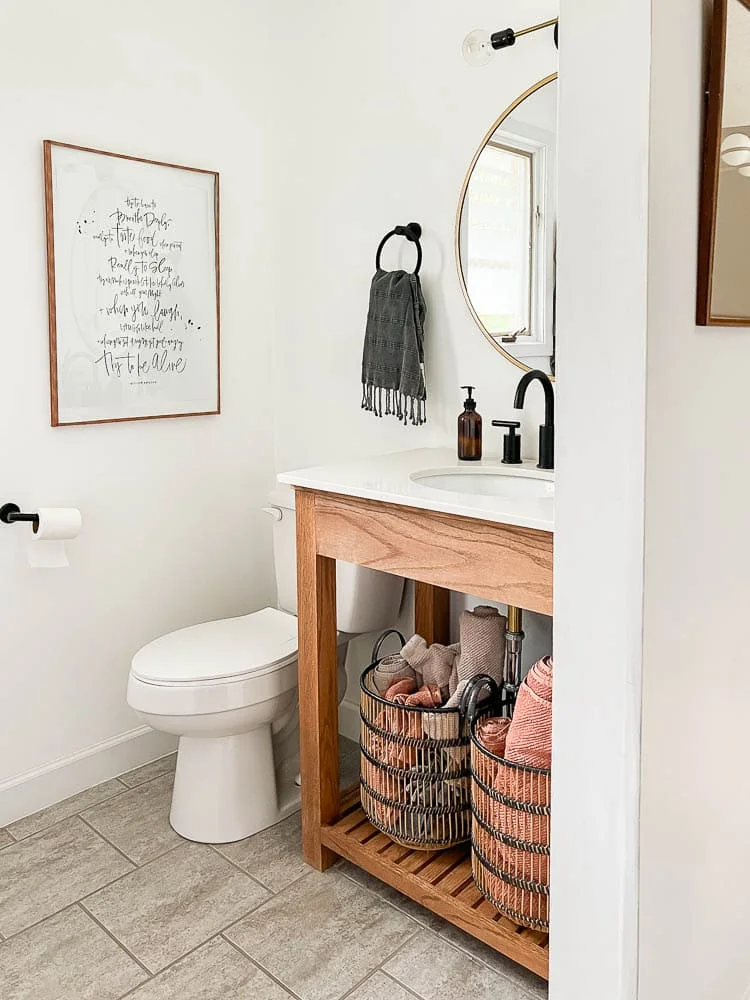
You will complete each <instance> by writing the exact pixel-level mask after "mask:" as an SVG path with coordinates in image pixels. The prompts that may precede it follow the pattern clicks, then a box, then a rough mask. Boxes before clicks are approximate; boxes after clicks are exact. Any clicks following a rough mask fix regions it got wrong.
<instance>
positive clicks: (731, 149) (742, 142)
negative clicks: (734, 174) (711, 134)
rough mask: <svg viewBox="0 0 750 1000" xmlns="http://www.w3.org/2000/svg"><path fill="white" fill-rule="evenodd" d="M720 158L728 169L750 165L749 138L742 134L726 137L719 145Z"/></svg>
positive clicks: (736, 133)
mask: <svg viewBox="0 0 750 1000" xmlns="http://www.w3.org/2000/svg"><path fill="white" fill-rule="evenodd" d="M721 158H722V160H723V161H724V163H726V165H727V166H728V167H744V166H745V165H746V164H748V163H750V136H747V135H745V133H744V132H733V133H732V134H731V135H728V136H727V137H726V139H724V141H723V142H722V144H721ZM741 173H744V171H741ZM745 176H747V175H746V174H745Z"/></svg>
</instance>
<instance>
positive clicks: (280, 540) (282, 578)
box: [264, 486, 404, 634]
mask: <svg viewBox="0 0 750 1000" xmlns="http://www.w3.org/2000/svg"><path fill="white" fill-rule="evenodd" d="M264 510H266V511H268V513H270V514H271V516H272V517H273V519H274V521H273V557H274V566H275V569H276V587H277V590H278V606H279V608H281V610H282V611H288V612H289V613H290V614H293V615H296V614H297V546H296V525H295V519H294V518H295V514H294V490H293V489H291V488H290V487H286V486H279V487H278V488H277V489H276V490H274V492H273V493H272V494H271V497H270V506H269V507H266V508H264ZM403 593H404V580H403V579H402V578H401V577H398V576H391V575H390V574H389V573H380V572H378V571H377V570H374V569H367V568H366V567H365V566H355V565H354V564H353V563H345V562H337V563H336V626H337V628H338V630H339V631H340V632H352V633H355V634H361V633H363V632H377V631H378V630H380V629H385V628H390V627H391V626H392V625H394V624H395V623H396V620H397V619H398V613H399V609H400V607H401V598H402V597H403Z"/></svg>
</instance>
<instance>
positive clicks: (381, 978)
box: [346, 972, 414, 1000]
mask: <svg viewBox="0 0 750 1000" xmlns="http://www.w3.org/2000/svg"><path fill="white" fill-rule="evenodd" d="M346 1000H414V994H413V993H410V992H409V991H408V990H405V989H404V987H403V986H402V985H401V984H400V983H397V982H395V980H393V979H391V978H390V976H386V975H385V973H383V972H375V973H374V974H373V975H372V976H370V978H369V979H366V980H365V981H364V982H363V983H362V985H361V986H358V987H357V988H356V990H354V992H353V993H350V994H349V996H348V997H347V998H346Z"/></svg>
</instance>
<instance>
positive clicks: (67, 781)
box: [0, 726, 177, 828]
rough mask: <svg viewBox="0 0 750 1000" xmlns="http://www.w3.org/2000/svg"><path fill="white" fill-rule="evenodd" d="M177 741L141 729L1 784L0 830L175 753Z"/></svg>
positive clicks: (132, 730)
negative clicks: (110, 779) (102, 782)
mask: <svg viewBox="0 0 750 1000" xmlns="http://www.w3.org/2000/svg"><path fill="white" fill-rule="evenodd" d="M176 748H177V737H176V736H170V735H169V734H167V733H157V732H156V731H155V730H153V729H151V728H150V727H149V726H139V727H138V729H131V730H130V731H129V732H127V733H121V734H120V735H119V736H114V737H112V739H109V740H104V742H102V743H97V744H96V745H95V746H93V747H86V748H85V749H84V750H79V751H78V753H74V754H71V755H70V756H69V757H63V758H62V759H61V760H55V761H52V763H50V764H44V765H43V766H42V767H38V768H36V769H35V770H33V771H27V772H26V773H25V774H19V775H17V776H16V777H14V778H9V779H8V780H7V781H4V782H2V783H0V828H2V827H4V826H7V825H8V824H9V823H13V822H14V821H15V820H17V819H23V818H24V816H30V815H31V814H32V813H35V812H37V811H38V810H39V809H45V808H46V807H47V806H51V805H54V803H55V802H61V801H62V800H63V799H67V798H68V797H69V796H70V795H75V794H76V793H77V792H82V791H84V789H86V788H91V787H92V786H93V785H98V784H99V783H100V782H101V781H107V780H108V779H109V778H116V777H117V775H118V774H124V773H125V772H126V771H130V770H132V769H133V768H134V767H140V766H141V764H147V763H148V762H149V761H152V760H156V759H157V758H158V757H164V756H165V755H166V754H168V753H172V751H173V750H175V749H176Z"/></svg>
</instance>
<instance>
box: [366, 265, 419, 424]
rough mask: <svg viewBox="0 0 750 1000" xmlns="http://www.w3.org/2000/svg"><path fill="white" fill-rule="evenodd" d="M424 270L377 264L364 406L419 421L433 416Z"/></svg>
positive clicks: (367, 339) (368, 337) (372, 291)
mask: <svg viewBox="0 0 750 1000" xmlns="http://www.w3.org/2000/svg"><path fill="white" fill-rule="evenodd" d="M426 314H427V306H426V305H425V301H424V296H423V295H422V286H421V284H420V281H419V275H417V274H411V273H409V272H408V271H383V270H381V269H380V268H378V269H377V271H376V272H375V275H374V276H373V279H372V284H371V285H370V308H369V310H368V313H367V329H366V330H365V346H364V351H363V353H362V409H363V410H369V411H370V412H371V413H374V414H375V415H376V416H378V417H382V416H383V414H384V413H385V414H386V415H390V414H392V415H393V416H395V417H398V419H399V420H403V422H404V423H408V422H409V421H411V423H413V424H417V425H418V424H423V423H424V422H425V420H426V419H427V414H426V411H425V403H426V400H427V390H426V388H425V381H424V321H425V316H426Z"/></svg>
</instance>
